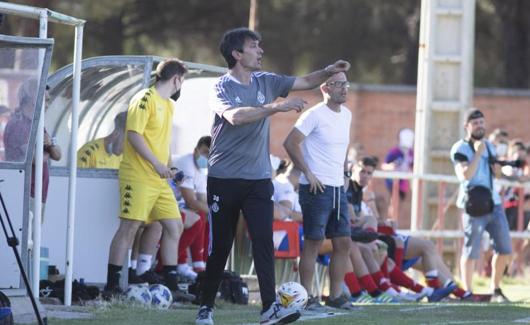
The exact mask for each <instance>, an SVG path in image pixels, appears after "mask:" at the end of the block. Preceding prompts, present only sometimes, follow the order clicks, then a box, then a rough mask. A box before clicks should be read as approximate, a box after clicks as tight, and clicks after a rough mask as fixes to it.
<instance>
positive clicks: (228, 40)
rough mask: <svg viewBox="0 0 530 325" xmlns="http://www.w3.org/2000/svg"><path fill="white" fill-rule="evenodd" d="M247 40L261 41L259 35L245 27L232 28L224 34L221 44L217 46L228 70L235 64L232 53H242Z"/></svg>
mask: <svg viewBox="0 0 530 325" xmlns="http://www.w3.org/2000/svg"><path fill="white" fill-rule="evenodd" d="M247 38H250V39H251V40H253V41H261V35H260V34H259V33H257V32H255V31H252V30H250V29H248V28H245V27H240V28H234V29H231V30H229V31H227V32H226V33H224V35H223V38H222V39H221V44H219V50H220V51H221V54H222V55H223V57H224V59H225V61H226V63H227V64H228V69H232V68H233V67H234V66H235V65H236V63H237V62H236V59H235V58H234V56H233V55H232V51H234V50H236V51H239V52H243V45H244V44H245V40H246V39H247Z"/></svg>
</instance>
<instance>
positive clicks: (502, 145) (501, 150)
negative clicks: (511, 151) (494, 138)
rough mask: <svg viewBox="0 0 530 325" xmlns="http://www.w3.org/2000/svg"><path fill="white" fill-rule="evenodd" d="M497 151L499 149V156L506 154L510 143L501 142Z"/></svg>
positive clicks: (496, 149)
mask: <svg viewBox="0 0 530 325" xmlns="http://www.w3.org/2000/svg"><path fill="white" fill-rule="evenodd" d="M495 151H497V156H504V155H506V153H507V152H508V145H507V144H506V143H502V142H501V143H499V144H498V145H497V147H496V148H495Z"/></svg>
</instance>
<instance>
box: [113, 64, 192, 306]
mask: <svg viewBox="0 0 530 325" xmlns="http://www.w3.org/2000/svg"><path fill="white" fill-rule="evenodd" d="M186 72H187V69H186V67H185V66H184V64H183V63H182V62H181V61H179V60H177V59H168V60H166V61H163V62H161V63H160V64H159V65H158V66H157V69H156V82H155V84H154V85H153V86H152V87H150V88H148V89H143V90H141V91H140V92H138V93H137V94H136V95H135V96H134V97H133V98H132V100H131V103H130V105H129V108H128V111H127V126H126V129H125V130H126V141H125V147H124V151H123V159H122V162H121V165H120V170H119V180H120V225H119V228H118V230H117V231H116V234H115V235H114V238H113V239H112V243H111V245H110V253H109V264H108V270H107V272H108V273H107V284H106V286H105V291H104V296H106V297H109V296H111V295H114V294H119V293H120V292H121V290H120V288H119V280H120V276H121V274H120V272H121V266H122V264H123V262H124V261H125V258H126V255H127V251H128V249H130V246H131V244H132V241H133V238H134V235H135V234H136V232H137V230H138V228H139V227H140V226H141V225H142V224H143V223H145V222H153V221H158V222H160V223H161V225H162V227H163V232H162V240H161V258H162V262H163V264H164V284H165V285H166V286H167V287H168V288H169V289H170V290H176V289H177V280H176V276H177V256H178V254H177V250H178V242H179V238H180V234H181V233H182V220H181V216H180V212H179V209H178V206H177V201H176V200H175V197H174V195H173V191H172V190H171V187H170V186H169V183H168V182H167V179H168V178H172V177H173V176H174V171H172V170H171V169H170V167H169V166H168V165H169V161H170V157H171V155H170V151H169V146H170V140H171V129H172V120H173V108H174V101H173V100H172V99H171V98H173V97H176V96H178V94H179V92H180V87H181V85H182V82H183V80H184V75H185V74H186Z"/></svg>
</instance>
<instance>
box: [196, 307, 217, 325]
mask: <svg viewBox="0 0 530 325" xmlns="http://www.w3.org/2000/svg"><path fill="white" fill-rule="evenodd" d="M195 324H196V325H213V308H211V307H208V306H201V308H199V311H198V312H197V317H196V318H195Z"/></svg>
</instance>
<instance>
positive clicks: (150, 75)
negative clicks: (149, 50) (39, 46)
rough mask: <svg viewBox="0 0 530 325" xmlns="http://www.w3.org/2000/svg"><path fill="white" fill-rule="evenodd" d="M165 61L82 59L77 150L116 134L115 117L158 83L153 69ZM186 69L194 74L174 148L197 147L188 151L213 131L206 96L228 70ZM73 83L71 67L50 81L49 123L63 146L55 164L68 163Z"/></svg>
mask: <svg viewBox="0 0 530 325" xmlns="http://www.w3.org/2000/svg"><path fill="white" fill-rule="evenodd" d="M163 59H164V58H161V57H156V56H104V57H94V58H89V59H85V60H83V64H82V68H81V93H80V103H79V128H78V135H77V137H78V140H77V141H78V142H77V148H76V150H77V149H79V148H80V147H81V146H82V145H83V144H84V143H86V142H88V141H91V140H93V139H95V138H100V137H104V136H106V135H108V134H109V133H111V132H112V130H113V127H114V117H115V116H116V114H118V113H120V112H122V111H125V110H127V107H128V104H129V101H130V99H131V98H132V96H133V95H134V94H135V93H136V92H138V91H139V90H141V89H142V88H145V87H148V86H149V85H151V84H152V83H153V82H154V69H155V68H156V65H157V64H158V63H159V62H160V61H162V60H163ZM186 65H187V66H188V69H189V70H190V73H189V74H188V75H187V76H186V79H185V81H184V83H183V86H182V92H181V97H180V98H179V100H178V102H177V105H176V109H175V114H174V115H175V119H174V123H173V124H174V126H173V129H174V132H173V133H174V136H175V139H174V141H173V144H172V147H173V149H174V150H175V151H176V152H179V151H182V150H184V151H185V150H188V149H191V148H193V146H192V147H191V148H189V146H190V145H191V143H193V142H194V141H195V142H196V140H197V139H198V137H200V136H201V135H204V133H205V132H207V133H209V126H210V125H211V115H210V114H209V110H208V109H207V97H208V96H207V95H208V92H209V89H210V88H211V85H213V80H215V78H214V77H217V76H219V75H221V74H223V73H225V71H226V70H225V69H224V68H220V67H215V66H208V65H203V64H197V63H191V62H186ZM72 83H73V78H72V65H68V66H65V67H64V68H61V69H60V70H58V71H57V72H55V73H54V74H52V75H50V76H49V79H48V85H49V86H50V100H49V108H48V110H47V111H46V116H45V125H46V129H47V130H48V132H49V133H50V134H52V136H54V137H56V139H57V141H58V144H59V145H60V146H61V148H63V155H62V156H63V158H62V159H61V161H59V162H56V163H55V166H67V164H68V162H67V159H68V157H69V154H67V151H68V148H69V145H70V133H71V106H72ZM183 135H186V138H184V137H183ZM195 137H197V139H195Z"/></svg>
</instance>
